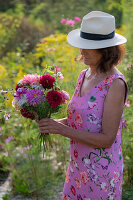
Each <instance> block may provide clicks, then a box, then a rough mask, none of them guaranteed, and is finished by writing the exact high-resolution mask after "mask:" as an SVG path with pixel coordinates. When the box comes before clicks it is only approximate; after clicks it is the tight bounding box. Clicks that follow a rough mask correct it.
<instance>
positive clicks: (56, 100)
mask: <svg viewBox="0 0 133 200" xmlns="http://www.w3.org/2000/svg"><path fill="white" fill-rule="evenodd" d="M46 99H47V102H48V104H49V106H50V107H52V108H56V107H57V106H59V105H61V103H62V94H61V93H60V92H58V91H56V90H51V91H49V92H48V93H47V95H46Z"/></svg>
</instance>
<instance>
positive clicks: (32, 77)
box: [20, 74, 40, 85]
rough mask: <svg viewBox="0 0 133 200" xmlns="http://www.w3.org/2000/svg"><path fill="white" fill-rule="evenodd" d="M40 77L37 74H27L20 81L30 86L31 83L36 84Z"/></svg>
mask: <svg viewBox="0 0 133 200" xmlns="http://www.w3.org/2000/svg"><path fill="white" fill-rule="evenodd" d="M39 77H40V75H38V74H27V75H24V78H23V79H21V80H20V83H21V82H22V83H23V84H25V85H30V84H31V83H37V82H38V80H39Z"/></svg>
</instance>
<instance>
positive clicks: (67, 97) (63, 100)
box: [61, 90, 70, 104]
mask: <svg viewBox="0 0 133 200" xmlns="http://www.w3.org/2000/svg"><path fill="white" fill-rule="evenodd" d="M61 94H62V104H66V100H70V97H69V94H68V93H67V92H66V91H64V90H62V91H61Z"/></svg>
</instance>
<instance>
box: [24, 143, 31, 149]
mask: <svg viewBox="0 0 133 200" xmlns="http://www.w3.org/2000/svg"><path fill="white" fill-rule="evenodd" d="M31 148H32V144H31V145H29V146H27V147H24V149H25V150H30V149H31Z"/></svg>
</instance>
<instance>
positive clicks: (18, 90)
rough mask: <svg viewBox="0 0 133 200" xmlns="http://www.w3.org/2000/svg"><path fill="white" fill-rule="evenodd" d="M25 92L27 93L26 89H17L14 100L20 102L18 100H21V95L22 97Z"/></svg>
mask: <svg viewBox="0 0 133 200" xmlns="http://www.w3.org/2000/svg"><path fill="white" fill-rule="evenodd" d="M26 92H27V89H26V88H24V87H19V88H18V89H17V91H16V99H17V100H20V99H21V95H22V94H26Z"/></svg>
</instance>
